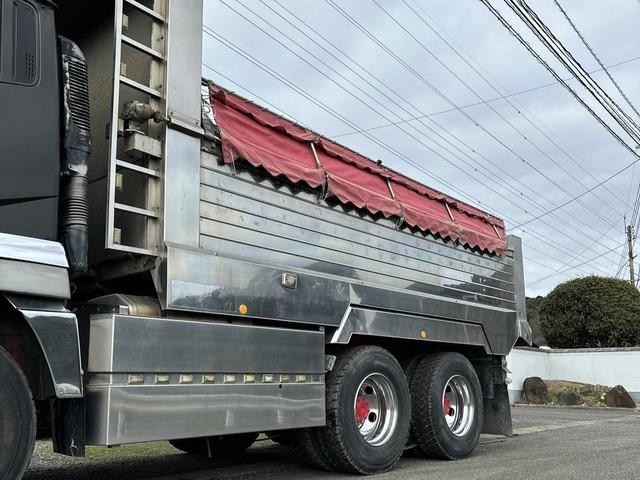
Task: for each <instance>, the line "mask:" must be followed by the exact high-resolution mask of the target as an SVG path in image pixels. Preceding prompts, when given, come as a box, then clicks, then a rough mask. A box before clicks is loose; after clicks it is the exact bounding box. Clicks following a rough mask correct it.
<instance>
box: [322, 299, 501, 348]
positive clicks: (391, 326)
mask: <svg viewBox="0 0 640 480" xmlns="http://www.w3.org/2000/svg"><path fill="white" fill-rule="evenodd" d="M353 335H369V336H376V337H385V338H401V339H405V340H414V341H418V342H439V343H452V344H460V345H475V346H478V347H483V348H484V350H485V352H487V353H492V351H491V347H490V345H489V342H488V341H487V337H486V335H485V333H484V330H483V327H482V325H479V324H473V323H465V322H458V321H452V320H444V319H439V318H432V317H428V316H417V315H407V314H403V313H398V312H384V311H378V310H370V309H363V308H351V309H350V313H349V315H348V316H347V320H346V321H345V322H344V324H341V328H339V329H338V330H337V331H336V332H335V334H334V335H333V336H332V337H331V341H330V343H338V344H348V343H349V342H350V341H351V338H352V336H353Z"/></svg>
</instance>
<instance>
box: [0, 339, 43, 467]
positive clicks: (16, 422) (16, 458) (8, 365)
mask: <svg viewBox="0 0 640 480" xmlns="http://www.w3.org/2000/svg"><path fill="white" fill-rule="evenodd" d="M35 438H36V421H35V406H34V404H33V400H32V398H31V391H30V389H29V385H28V383H27V380H26V378H25V377H24V375H23V373H22V371H21V370H20V367H18V365H17V364H16V363H15V361H14V360H13V358H12V357H11V356H10V355H9V354H8V353H7V351H6V350H4V349H3V348H2V347H0V478H12V479H13V478H21V477H22V475H23V474H24V471H25V470H26V468H27V466H28V464H29V460H30V459H31V455H32V453H33V446H34V444H35Z"/></svg>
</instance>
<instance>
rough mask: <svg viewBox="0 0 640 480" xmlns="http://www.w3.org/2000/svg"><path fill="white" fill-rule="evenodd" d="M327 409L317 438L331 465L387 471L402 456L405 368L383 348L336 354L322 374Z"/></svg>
mask: <svg viewBox="0 0 640 480" xmlns="http://www.w3.org/2000/svg"><path fill="white" fill-rule="evenodd" d="M326 410H327V423H326V426H324V427H321V428H319V429H318V432H319V443H320V446H321V448H322V450H323V451H324V453H325V455H326V456H327V457H328V458H329V461H330V463H331V464H332V466H334V468H335V469H336V470H338V471H342V472H347V473H359V474H374V473H380V472H386V471H387V470H390V469H391V468H393V466H394V465H395V464H396V463H397V462H398V460H399V459H400V457H401V456H402V452H403V451H404V448H405V445H406V443H407V436H408V434H409V424H410V417H411V400H410V396H409V388H408V385H407V380H406V378H405V376H404V372H403V371H402V368H401V367H400V365H399V364H398V362H397V360H396V359H395V358H394V357H393V355H391V354H390V353H389V352H388V351H387V350H385V349H383V348H380V347H375V346H363V347H356V348H353V349H350V350H347V351H345V352H343V353H342V354H341V355H339V356H338V358H337V361H336V364H335V366H334V368H333V370H332V371H331V372H329V373H328V374H327V378H326Z"/></svg>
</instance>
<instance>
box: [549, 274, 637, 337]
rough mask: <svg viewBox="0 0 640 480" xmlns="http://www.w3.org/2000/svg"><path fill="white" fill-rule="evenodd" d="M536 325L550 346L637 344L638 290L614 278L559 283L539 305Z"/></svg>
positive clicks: (594, 278)
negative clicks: (538, 319) (537, 324)
mask: <svg viewBox="0 0 640 480" xmlns="http://www.w3.org/2000/svg"><path fill="white" fill-rule="evenodd" d="M540 326H541V328H542V333H543V335H544V337H545V339H546V340H547V342H548V344H549V346H550V347H554V348H583V347H584V348H599V347H600V348H601V347H632V346H640V292H638V290H637V289H636V288H635V287H634V286H633V285H631V284H630V283H629V282H626V281H623V280H617V279H615V278H604V277H595V276H592V277H584V278H578V279H575V280H570V281H568V282H564V283H561V284H560V285H558V286H557V287H556V288H555V289H554V290H553V291H552V292H551V293H550V294H549V295H547V297H546V298H545V299H544V300H543V301H542V303H541V305H540Z"/></svg>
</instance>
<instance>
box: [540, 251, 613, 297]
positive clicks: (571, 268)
mask: <svg viewBox="0 0 640 480" xmlns="http://www.w3.org/2000/svg"><path fill="white" fill-rule="evenodd" d="M623 246H624V245H622V244H621V245H618V246H616V247H613V248H610V249H609V250H607V251H606V252H605V253H610V252H615V251H616V250H618V249H620V248H622V247H623ZM600 257H601V255H598V256H597V257H593V258H592V259H589V260H586V261H584V262H581V265H585V264H587V263H590V262H592V261H594V260H597V259H598V258H600ZM574 268H577V266H574V267H568V268H565V269H560V270H558V271H556V272H553V273H551V274H549V275H547V276H545V277H542V278H539V279H537V280H534V281H533V282H530V283H527V287H532V286H534V285H536V284H538V283H540V282H542V281H543V280H547V279H549V278H551V277H554V276H555V275H558V274H560V273H565V272H568V271H570V270H573V269H574Z"/></svg>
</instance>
